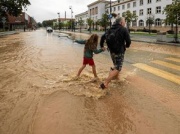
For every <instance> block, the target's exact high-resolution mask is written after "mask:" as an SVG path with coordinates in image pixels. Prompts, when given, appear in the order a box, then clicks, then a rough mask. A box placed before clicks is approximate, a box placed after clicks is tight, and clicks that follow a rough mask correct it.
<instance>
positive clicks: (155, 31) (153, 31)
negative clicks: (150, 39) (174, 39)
mask: <svg viewBox="0 0 180 134" xmlns="http://www.w3.org/2000/svg"><path fill="white" fill-rule="evenodd" d="M151 32H152V33H157V32H159V30H156V29H153V30H151Z"/></svg>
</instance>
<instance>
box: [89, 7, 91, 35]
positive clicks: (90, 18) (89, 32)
mask: <svg viewBox="0 0 180 134" xmlns="http://www.w3.org/2000/svg"><path fill="white" fill-rule="evenodd" d="M89 33H91V9H90V26H89Z"/></svg>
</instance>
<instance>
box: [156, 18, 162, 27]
mask: <svg viewBox="0 0 180 134" xmlns="http://www.w3.org/2000/svg"><path fill="white" fill-rule="evenodd" d="M155 25H156V26H161V19H159V18H158V19H156V20H155Z"/></svg>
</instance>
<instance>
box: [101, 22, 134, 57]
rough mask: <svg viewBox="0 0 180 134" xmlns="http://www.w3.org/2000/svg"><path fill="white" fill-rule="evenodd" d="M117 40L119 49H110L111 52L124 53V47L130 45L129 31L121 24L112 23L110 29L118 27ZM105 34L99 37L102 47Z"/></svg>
mask: <svg viewBox="0 0 180 134" xmlns="http://www.w3.org/2000/svg"><path fill="white" fill-rule="evenodd" d="M118 28H119V30H118V37H119V38H118V42H119V49H118V50H110V52H111V53H115V54H118V53H125V51H126V48H129V47H130V45H131V39H130V36H129V32H128V30H127V29H126V28H125V27H123V26H121V25H120V24H113V25H112V27H111V29H118ZM106 34H107V32H106V33H105V34H103V35H102V37H101V40H100V46H101V47H104V41H105V40H106Z"/></svg>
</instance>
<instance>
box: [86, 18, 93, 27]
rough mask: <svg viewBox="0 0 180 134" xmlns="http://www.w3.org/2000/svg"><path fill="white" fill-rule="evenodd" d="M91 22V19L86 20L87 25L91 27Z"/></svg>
mask: <svg viewBox="0 0 180 134" xmlns="http://www.w3.org/2000/svg"><path fill="white" fill-rule="evenodd" d="M93 22H94V21H93V20H92V19H91V18H87V23H88V25H89V26H91V25H92V23H93Z"/></svg>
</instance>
